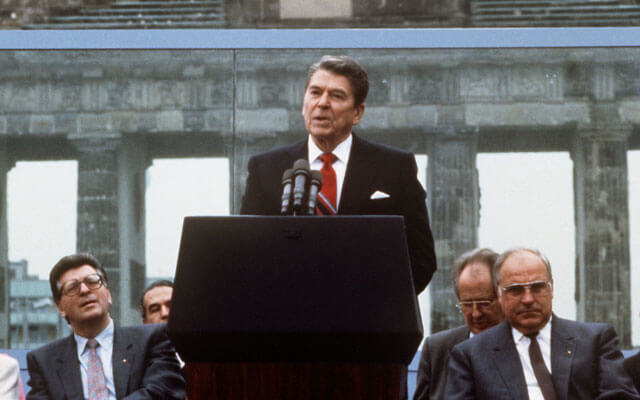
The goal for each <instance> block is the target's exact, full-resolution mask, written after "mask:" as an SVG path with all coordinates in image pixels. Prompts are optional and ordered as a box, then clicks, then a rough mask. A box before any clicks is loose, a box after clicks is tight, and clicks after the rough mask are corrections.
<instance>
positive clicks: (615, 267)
mask: <svg viewBox="0 0 640 400" xmlns="http://www.w3.org/2000/svg"><path fill="white" fill-rule="evenodd" d="M613 82H614V78H613V67H612V66H608V65H603V66H596V67H595V68H594V73H593V81H592V83H593V92H594V98H595V100H594V103H593V104H592V105H591V107H592V109H591V120H590V122H589V124H585V126H579V127H578V132H577V134H576V135H575V138H574V144H573V149H572V158H573V161H574V186H575V190H574V192H575V213H576V215H575V219H576V302H577V316H578V319H579V320H582V321H589V322H607V323H609V324H611V325H612V326H613V327H614V328H615V330H616V332H617V333H618V336H619V337H620V342H621V345H622V347H623V348H625V347H626V348H628V347H630V346H631V311H630V310H631V298H630V286H631V279H630V278H631V276H630V248H629V240H630V237H629V199H628V196H629V194H628V179H627V173H628V170H627V150H628V136H629V134H630V133H631V126H628V125H627V124H625V123H624V122H622V121H621V119H620V114H619V110H618V108H619V106H618V103H617V102H616V101H615V99H614V85H613Z"/></svg>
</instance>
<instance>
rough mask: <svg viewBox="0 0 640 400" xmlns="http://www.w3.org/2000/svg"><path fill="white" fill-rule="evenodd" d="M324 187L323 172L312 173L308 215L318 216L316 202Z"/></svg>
mask: <svg viewBox="0 0 640 400" xmlns="http://www.w3.org/2000/svg"><path fill="white" fill-rule="evenodd" d="M321 187H322V172H320V171H316V170H313V171H311V183H310V184H309V202H308V208H307V214H309V215H315V214H316V200H317V198H318V197H317V196H318V192H319V191H320V188H321Z"/></svg>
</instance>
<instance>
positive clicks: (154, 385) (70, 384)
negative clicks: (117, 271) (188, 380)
mask: <svg viewBox="0 0 640 400" xmlns="http://www.w3.org/2000/svg"><path fill="white" fill-rule="evenodd" d="M49 283H50V285H51V291H52V293H53V299H54V301H55V303H56V305H57V307H58V310H59V311H60V314H61V315H62V316H63V317H64V318H65V319H66V320H67V322H68V323H69V324H70V325H71V329H72V330H73V334H72V335H71V336H69V337H66V338H62V339H58V340H56V341H54V342H52V343H49V344H46V345H44V346H42V347H40V348H39V349H36V350H34V351H32V352H30V353H28V354H27V365H28V368H29V376H30V380H29V385H30V386H31V391H30V392H29V394H28V395H27V399H54V400H55V399H61V400H62V399H92V400H93V399H104V400H112V399H114V400H115V399H121V398H125V397H126V398H135V399H156V398H162V399H184V397H185V382H184V379H183V377H182V374H181V373H180V365H179V364H178V360H177V359H176V356H175V349H174V348H173V345H172V344H171V342H170V341H169V338H168V336H167V333H166V327H165V325H145V326H135V327H120V326H115V325H114V323H113V320H112V319H111V316H110V314H109V307H110V305H111V292H110V291H109V287H108V281H107V275H106V273H105V271H104V269H103V268H102V266H101V265H100V263H99V262H98V260H97V259H96V258H95V257H93V256H92V255H90V254H73V255H70V256H66V257H63V258H62V259H60V261H58V263H57V264H56V265H55V266H54V267H53V269H52V270H51V273H50V274H49ZM129 396H131V397H129Z"/></svg>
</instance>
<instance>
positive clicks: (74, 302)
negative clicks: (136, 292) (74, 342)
mask: <svg viewBox="0 0 640 400" xmlns="http://www.w3.org/2000/svg"><path fill="white" fill-rule="evenodd" d="M96 274H97V271H96V270H95V268H93V267H92V266H90V265H83V266H80V267H78V268H74V269H70V270H68V271H67V272H65V273H64V274H62V276H61V277H60V279H59V280H58V284H59V287H62V288H64V287H65V285H69V284H71V283H73V281H74V280H75V281H77V282H82V281H83V280H84V279H85V278H87V277H88V276H90V275H96ZM79 289H80V291H79V293H77V294H75V295H65V294H64V293H63V294H62V296H61V297H60V300H59V301H58V304H57V306H58V310H59V311H60V315H62V316H63V317H64V318H67V319H68V320H69V323H70V324H71V328H74V327H76V326H82V325H83V324H88V323H90V324H93V323H97V322H105V321H107V320H108V318H109V305H110V304H111V292H109V289H108V288H107V287H106V286H105V285H104V282H103V285H102V286H100V287H99V288H97V289H94V290H90V289H89V288H88V287H87V286H86V284H84V283H81V284H80V286H79ZM74 331H75V329H74Z"/></svg>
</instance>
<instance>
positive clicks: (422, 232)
mask: <svg viewBox="0 0 640 400" xmlns="http://www.w3.org/2000/svg"><path fill="white" fill-rule="evenodd" d="M368 90H369V81H368V78H367V73H366V71H365V70H364V69H363V68H362V67H361V66H360V65H359V64H358V63H357V62H356V61H355V60H353V59H351V58H349V57H346V56H339V57H334V56H324V57H322V59H321V60H320V61H319V62H317V63H315V64H313V65H312V66H311V67H310V68H309V74H308V78H307V84H306V86H305V91H304V97H303V105H302V117H303V119H304V124H305V127H306V130H307V133H308V135H307V137H306V138H305V139H304V140H302V141H300V142H298V143H296V144H294V145H291V146H286V147H282V148H278V149H275V150H272V151H269V152H266V153H263V154H259V155H257V156H254V157H252V158H251V159H250V160H249V176H248V178H247V186H246V191H245V194H244V197H243V199H242V208H241V210H240V212H241V213H242V214H256V215H277V214H279V213H280V208H281V178H282V175H283V172H284V171H285V170H287V169H289V168H291V167H292V166H293V164H294V162H295V161H296V160H298V159H304V160H308V162H309V165H310V167H311V169H312V170H314V169H315V170H320V171H321V172H322V176H323V183H322V189H321V194H320V195H319V196H318V198H319V199H321V200H319V202H320V203H322V204H321V205H319V208H321V212H322V213H323V214H324V215H326V214H336V213H337V214H347V215H348V214H351V215H353V214H360V215H385V214H386V215H402V216H404V223H405V227H406V233H407V242H408V247H409V256H410V259H411V268H412V272H413V280H414V287H415V290H416V293H420V292H421V291H422V290H424V288H425V287H426V286H427V283H428V282H429V281H430V280H431V276H432V275H433V273H434V271H435V270H436V256H435V252H434V245H433V237H432V235H431V229H430V228H429V219H428V216H427V208H426V204H425V196H426V194H425V191H424V189H423V188H422V185H420V182H418V179H417V167H416V162H415V157H414V156H413V154H411V153H408V152H405V151H400V150H397V149H392V148H390V147H385V146H381V145H377V144H374V143H370V142H368V141H366V140H364V139H362V138H361V137H360V136H356V135H355V134H354V133H353V132H352V127H353V126H354V125H356V124H358V123H359V122H360V120H361V119H362V116H363V114H364V109H365V103H364V101H365V98H366V97H367V92H368Z"/></svg>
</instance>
